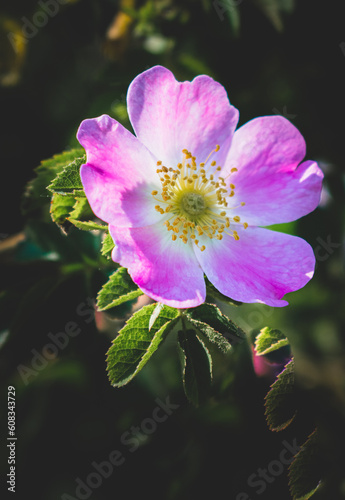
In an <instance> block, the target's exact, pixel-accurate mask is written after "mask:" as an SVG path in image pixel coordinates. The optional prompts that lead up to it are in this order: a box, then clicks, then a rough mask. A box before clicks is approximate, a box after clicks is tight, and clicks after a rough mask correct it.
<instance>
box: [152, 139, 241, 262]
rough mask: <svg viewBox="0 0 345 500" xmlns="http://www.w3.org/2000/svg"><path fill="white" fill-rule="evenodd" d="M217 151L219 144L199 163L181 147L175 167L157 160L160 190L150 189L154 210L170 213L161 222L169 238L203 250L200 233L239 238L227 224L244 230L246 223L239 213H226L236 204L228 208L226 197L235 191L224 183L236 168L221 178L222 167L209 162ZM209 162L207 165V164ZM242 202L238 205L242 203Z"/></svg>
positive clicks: (211, 237) (219, 237) (209, 235)
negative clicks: (154, 203)
mask: <svg viewBox="0 0 345 500" xmlns="http://www.w3.org/2000/svg"><path fill="white" fill-rule="evenodd" d="M217 151H219V146H218V145H217V146H216V148H215V149H214V150H213V151H212V152H211V153H210V154H209V156H208V157H207V158H206V160H205V161H204V162H202V163H199V165H198V164H197V162H196V158H195V156H193V155H192V153H190V152H189V151H188V150H187V149H183V150H182V153H183V155H184V159H183V161H182V163H179V164H178V165H177V167H176V168H175V169H173V168H171V167H169V168H168V167H166V166H164V165H162V162H161V161H158V162H157V167H158V168H157V173H158V174H159V178H160V181H161V183H162V192H161V193H160V195H159V196H160V197H159V198H157V195H158V191H156V190H154V191H152V193H151V194H152V196H153V197H154V198H155V200H156V201H157V202H158V204H157V205H156V206H155V209H156V210H157V212H159V213H160V214H162V215H163V214H171V215H170V217H168V218H167V219H166V220H165V222H164V224H165V226H166V227H167V230H168V231H171V232H172V236H171V238H172V240H173V241H176V240H177V238H180V239H181V240H182V241H183V243H187V242H188V241H189V240H190V241H192V242H193V243H194V244H195V245H196V246H197V247H198V248H199V249H200V250H201V251H202V252H203V251H204V250H205V249H206V247H205V245H201V246H199V238H200V237H201V236H203V235H205V236H207V237H208V238H210V239H213V238H215V239H217V240H222V238H223V234H224V233H225V234H228V235H230V236H232V237H233V238H234V239H235V240H239V236H238V233H237V231H236V230H235V229H233V228H232V227H231V228H230V225H233V223H236V224H235V225H237V224H241V225H242V226H243V227H244V228H245V229H246V228H247V227H248V224H247V223H246V222H244V223H241V219H240V217H239V216H238V215H235V216H233V217H230V216H229V212H230V210H233V209H234V208H239V207H229V198H231V197H232V196H234V194H235V185H234V184H232V183H229V185H227V183H226V178H227V177H229V175H231V174H232V173H234V172H236V171H237V169H236V168H233V169H231V171H230V173H229V174H228V175H227V176H226V178H224V177H221V176H220V175H219V172H220V171H221V170H222V168H221V167H220V166H217V162H216V161H214V160H213V161H212V162H210V163H209V159H210V157H211V155H212V154H213V153H215V152H217ZM208 163H209V165H208V166H207V164H208ZM243 205H244V202H242V203H241V204H240V206H243Z"/></svg>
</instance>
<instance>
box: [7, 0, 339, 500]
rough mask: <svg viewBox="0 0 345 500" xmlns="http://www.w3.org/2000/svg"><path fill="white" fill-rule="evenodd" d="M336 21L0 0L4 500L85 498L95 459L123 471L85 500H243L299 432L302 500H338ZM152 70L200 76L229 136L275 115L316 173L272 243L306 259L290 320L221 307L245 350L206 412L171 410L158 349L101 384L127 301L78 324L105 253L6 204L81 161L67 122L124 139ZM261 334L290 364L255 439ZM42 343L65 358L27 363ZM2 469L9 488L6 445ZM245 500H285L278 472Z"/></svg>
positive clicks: (165, 364) (283, 13) (171, 381)
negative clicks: (311, 188) (11, 499)
mask: <svg viewBox="0 0 345 500" xmlns="http://www.w3.org/2000/svg"><path fill="white" fill-rule="evenodd" d="M48 4H49V5H50V9H51V10H50V11H49V8H48ZM54 5H55V10H54V9H53V6H54ZM342 7H343V6H342V2H340V1H338V0H330V1H329V2H327V4H326V3H325V2H323V1H321V0H313V1H312V0H304V1H302V0H299V1H298V0H295V2H292V1H287V0H285V1H283V0H279V1H278V0H242V1H239V0H238V1H230V0H229V1H226V0H223V1H221V0H219V1H218V0H216V1H211V0H203V1H201V0H184V1H182V0H178V1H173V0H156V1H153V0H152V1H146V0H144V1H138V0H121V1H120V0H119V1H117V0H74V1H72V0H69V1H65V2H61V3H59V2H58V1H57V0H51V1H50V2H49V1H48V0H42V1H41V2H37V1H36V0H17V1H16V2H13V1H9V0H3V2H2V3H1V7H0V84H1V89H0V109H1V118H2V123H3V124H4V127H3V131H2V134H1V155H2V166H3V167H2V168H3V171H4V176H3V179H2V182H1V186H2V189H3V193H2V195H1V197H0V201H1V224H0V238H1V241H0V251H1V253H0V256H1V263H0V277H1V278H0V279H1V287H0V313H1V314H0V318H1V324H0V349H1V351H0V354H1V362H0V363H1V364H0V368H1V371H2V378H1V380H2V385H1V407H2V408H3V409H4V410H6V404H7V400H6V397H7V396H6V394H7V393H6V388H7V386H8V385H10V384H11V385H13V386H15V388H16V393H17V398H16V400H17V401H16V403H17V407H16V419H17V436H18V441H17V463H16V472H17V498H27V496H28V495H30V496H34V497H35V498H36V499H37V500H41V499H42V500H56V499H60V498H61V497H62V495H63V494H69V495H71V496H72V497H73V496H74V497H75V491H76V487H77V483H76V479H77V478H78V477H79V478H80V479H81V480H83V481H86V478H87V477H88V475H89V474H90V473H91V472H94V471H95V469H94V466H93V465H92V463H93V462H97V463H100V462H102V461H104V460H108V457H109V454H110V453H111V452H112V451H113V450H119V451H120V452H121V453H122V455H123V457H124V458H125V461H124V463H123V464H122V465H121V466H118V467H115V466H114V472H113V473H112V474H111V475H110V476H109V478H107V479H103V481H102V484H101V485H100V486H99V487H97V488H94V489H93V490H92V497H91V498H93V499H97V500H103V499H104V500H105V499H106V500H109V498H115V497H117V496H124V495H126V497H127V498H135V497H137V496H138V495H139V494H140V495H143V494H144V495H146V496H150V498H157V499H158V498H159V499H162V498H164V499H168V500H169V499H177V498H178V499H187V498H188V499H190V498H198V497H200V498H206V497H208V496H212V497H216V498H218V497H221V496H223V495H226V497H227V498H229V499H234V500H239V499H240V498H241V497H240V494H241V492H246V493H247V494H248V497H249V498H250V499H253V498H256V497H257V493H256V490H257V488H255V487H253V486H250V485H249V484H248V478H249V477H250V476H251V475H252V474H257V471H258V469H259V468H266V469H267V467H268V465H269V464H270V463H271V462H272V460H276V459H278V458H279V455H280V453H281V451H282V449H283V447H284V445H283V444H282V441H283V440H286V441H287V442H289V443H290V442H293V440H294V439H295V440H297V443H298V444H299V445H302V444H303V443H304V442H305V441H306V439H307V438H308V436H309V435H310V432H311V430H312V429H314V428H315V427H316V426H317V428H318V438H319V443H320V447H321V448H320V449H321V454H322V456H323V459H324V463H323V468H322V471H323V474H324V479H326V481H325V485H326V486H325V489H323V490H320V491H318V492H317V493H316V494H315V496H314V497H313V498H315V499H320V498H325V499H327V500H329V499H332V500H333V499H335V500H337V499H338V498H343V497H344V496H345V476H344V470H345V451H344V450H345V446H344V444H345V443H344V438H343V437H342V430H343V427H344V422H345V367H344V359H345V357H344V356H345V339H344V331H345V312H344V311H345V308H344V263H343V257H344V246H343V242H344V215H345V210H344V199H345V197H344V194H345V193H344V132H345V131H344V121H343V113H344V104H345V99H344V88H345V51H344V48H343V47H344V42H345V32H344V24H343V13H342ZM53 12H55V13H54V14H53ZM39 24H40V26H39ZM155 64H162V65H164V66H166V67H168V68H169V69H171V70H172V71H173V72H174V74H175V75H176V77H177V78H178V79H180V80H184V79H191V78H193V77H194V76H196V75H197V74H199V73H207V74H209V75H210V76H212V77H214V78H215V79H216V80H218V81H220V82H221V83H222V84H223V85H224V86H225V88H226V89H227V91H228V93H229V97H230V100H231V102H232V103H233V104H234V105H235V106H236V107H237V108H238V109H239V110H240V113H241V118H240V124H243V123H245V122H246V121H248V120H250V119H251V118H254V117H256V116H260V115H267V114H275V113H279V114H283V115H284V116H286V117H287V118H289V119H290V120H291V121H292V122H293V123H294V125H296V126H297V127H298V128H299V129H300V131H301V132H302V134H303V135H304V137H305V139H306V142H307V147H308V158H312V159H315V160H317V161H319V162H320V166H321V167H322V168H323V170H324V173H325V182H324V187H325V189H324V193H323V198H322V203H321V206H320V207H319V208H318V209H317V210H316V211H315V212H314V213H313V214H310V215H308V216H307V217H305V218H303V219H302V220H300V221H298V222H296V223H293V224H292V225H290V226H289V227H288V228H287V230H288V231H289V232H293V233H294V234H297V235H299V236H302V237H303V238H305V239H306V240H307V241H309V243H310V244H311V245H312V247H313V248H314V251H315V255H316V258H317V269H316V275H315V277H314V278H313V280H312V281H311V282H310V283H309V284H308V285H307V286H306V287H305V288H304V289H303V290H300V291H298V292H295V293H294V294H291V295H290V297H289V298H288V300H289V302H290V305H289V306H288V307H287V308H282V309H272V308H269V307H267V306H263V305H260V304H256V305H255V304H243V305H240V306H235V305H229V304H227V303H223V302H221V301H220V300H219V306H220V307H221V308H222V310H223V311H224V312H225V313H226V314H227V315H228V316H229V317H230V318H231V319H232V320H234V321H235V322H236V323H237V324H238V325H239V326H240V327H241V328H243V330H245V331H246V332H247V334H248V339H247V340H246V341H243V342H241V343H239V344H238V345H236V346H235V347H234V350H233V352H232V353H228V354H226V355H221V356H220V357H219V362H218V363H214V366H213V382H212V385H211V389H210V391H211V392H210V395H209V396H208V397H207V398H206V400H205V401H204V402H203V403H202V404H201V405H200V406H199V407H198V408H194V407H193V406H191V405H190V404H189V403H188V402H187V400H186V398H185V396H184V392H183V387H182V382H181V367H180V364H179V359H178V353H177V352H176V344H175V339H169V337H168V338H167V339H166V340H165V342H164V343H163V344H162V346H161V347H160V349H159V350H158V352H157V353H156V354H155V355H154V356H153V357H152V359H151V360H150V362H149V363H148V364H147V365H145V367H144V368H143V370H142V371H141V372H140V374H138V376H137V378H136V379H135V380H134V381H133V382H131V383H130V384H129V385H128V386H126V387H125V388H121V389H115V388H113V387H111V385H110V383H109V380H108V378H107V374H106V370H105V368H106V362H105V355H106V352H107V351H108V349H109V347H110V345H111V340H112V339H114V338H115V336H116V333H117V332H118V331H119V329H120V328H121V327H122V326H123V324H124V320H125V318H127V317H128V316H129V314H130V313H131V312H132V311H133V310H134V308H135V303H134V304H133V303H131V304H130V305H128V304H127V306H126V307H127V309H126V307H125V306H124V305H119V306H118V307H117V308H114V309H113V310H109V313H108V312H106V311H105V312H96V313H95V309H94V304H95V301H96V295H97V292H98V290H99V289H100V288H101V286H102V285H103V284H104V283H106V282H107V281H108V278H109V275H110V274H111V272H113V270H114V269H115V266H114V267H112V263H111V261H110V260H109V259H107V258H106V256H104V255H102V254H101V253H100V248H101V245H102V236H101V235H100V234H99V233H97V232H96V233H95V232H88V233H87V232H83V231H80V230H79V229H77V228H76V227H73V226H68V227H67V228H65V229H67V230H68V237H66V236H65V235H64V234H63V233H62V232H61V230H60V229H59V228H58V227H57V226H55V224H53V223H52V222H51V218H50V212H49V210H50V198H49V197H41V196H39V197H38V198H36V199H35V203H34V205H31V206H30V207H28V206H27V204H26V205H25V202H24V205H23V202H22V199H23V193H24V192H25V190H26V189H28V188H27V187H26V185H27V182H28V181H30V180H31V179H32V178H33V177H34V175H35V174H34V168H35V167H37V166H38V165H40V162H41V160H43V159H44V158H51V157H52V156H53V155H54V154H56V153H59V152H61V151H65V150H67V154H68V151H69V150H71V149H72V148H75V147H79V144H78V142H77V140H76V138H75V134H76V130H77V128H78V126H79V123H80V122H81V121H82V120H83V119H85V118H91V117H94V116H98V115H100V114H103V113H107V114H109V115H110V116H112V117H114V118H116V119H117V120H119V121H120V122H121V123H123V124H124V125H125V126H127V127H129V128H130V124H129V121H128V115H127V111H126V102H125V96H126V91H127V88H128V85H129V83H130V82H131V80H132V79H133V78H134V77H135V76H136V75H137V74H138V73H140V72H141V71H143V70H145V69H146V68H148V67H151V66H153V65H155ZM42 165H44V164H42ZM43 168H44V167H43ZM50 181H51V179H50V180H49V182H50ZM36 186H37V188H38V189H40V186H39V185H36ZM41 187H42V186H41ZM31 189H32V188H31ZM41 198H42V199H41ZM24 200H25V198H24ZM274 229H277V228H274ZM279 230H281V228H279ZM108 243H109V242H108ZM109 248H111V245H110V247H109ZM104 253H106V251H105V252H104ZM138 300H140V298H139V299H138ZM71 323H74V324H75V325H76V326H75V328H74V329H73V328H72V326H71ZM266 326H268V327H270V328H272V329H279V330H281V331H282V332H283V334H284V335H285V336H287V338H288V339H289V341H290V345H291V349H292V352H293V354H294V358H295V370H296V383H297V388H298V389H297V394H296V405H297V411H298V419H297V418H296V419H294V421H293V422H292V423H291V424H290V426H289V427H288V428H287V429H285V430H284V431H281V432H280V433H273V432H271V431H270V430H269V428H268V426H267V424H266V421H265V415H264V397H265V394H266V393H267V392H268V390H269V387H270V384H271V383H272V382H274V380H275V376H276V375H277V373H278V372H279V371H280V369H281V368H282V363H281V362H280V360H279V359H277V358H275V359H274V360H273V359H272V358H268V356H267V359H266V358H265V356H263V357H262V358H261V359H263V358H265V359H264V361H263V362H264V363H266V364H265V365H263V364H261V365H260V367H259V365H258V362H257V359H256V356H255V352H254V350H253V343H254V339H255V336H256V334H257V333H258V332H259V331H260V329H262V328H263V327H266ZM79 330H80V331H79ZM78 331H79V333H77V334H76V332H78ZM68 332H72V333H68ZM59 334H61V335H59ZM52 338H55V339H60V342H63V341H64V342H65V344H66V345H65V346H64V347H63V348H59V350H58V353H57V355H56V356H54V355H52V352H50V358H49V359H46V358H43V360H42V359H41V360H40V358H39V354H41V353H42V349H43V350H44V348H45V347H46V346H47V344H49V343H52ZM66 339H67V340H66ZM46 353H48V351H47V352H46ZM48 357H49V356H47V358H48ZM284 362H285V360H284ZM19 366H21V367H22V368H21V370H19V371H18V367H19ZM23 367H24V368H23ZM25 367H26V369H29V371H26V372H25ZM23 370H24V371H23ZM30 370H31V371H30ZM167 397H169V398H170V401H171V403H173V404H175V405H176V406H178V408H176V409H174V410H172V411H171V415H169V418H168V419H166V420H165V421H162V422H160V423H157V422H156V428H155V430H154V432H149V431H147V432H146V431H145V429H146V430H147V429H149V427H148V426H147V427H145V420H147V419H149V418H151V419H152V415H153V412H154V411H155V409H156V408H157V404H158V403H157V398H160V401H163V402H165V401H166V398H167ZM2 414H3V417H4V418H3V420H2V422H1V428H2V429H3V431H4V433H6V411H3V412H2ZM157 415H158V413H157ZM160 415H162V413H160ZM147 425H148V424H147ZM133 426H134V427H133ZM135 427H139V431H137V430H135ZM143 429H144V430H143ZM138 432H139V433H138ZM0 464H1V469H2V470H4V471H6V472H7V468H8V464H7V450H6V448H5V445H4V441H2V447H1V458H0ZM153 472H154V474H153ZM237 496H239V498H237ZM261 498H265V499H276V498H279V499H280V500H284V499H289V498H291V496H290V493H289V491H288V485H287V466H286V469H285V470H284V472H283V473H281V474H279V475H278V476H276V477H274V480H273V481H271V482H266V488H265V492H264V493H263V495H262V496H261Z"/></svg>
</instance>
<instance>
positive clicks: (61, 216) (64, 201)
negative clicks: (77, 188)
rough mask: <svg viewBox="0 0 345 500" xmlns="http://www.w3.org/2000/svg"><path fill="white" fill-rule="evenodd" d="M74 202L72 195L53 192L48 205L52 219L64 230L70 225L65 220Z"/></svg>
mask: <svg viewBox="0 0 345 500" xmlns="http://www.w3.org/2000/svg"><path fill="white" fill-rule="evenodd" d="M74 204H75V198H74V196H63V195H61V194H58V193H55V194H53V196H52V200H51V205H50V215H51V217H52V219H53V221H54V222H55V223H56V224H57V225H58V226H60V227H61V229H63V230H64V231H65V232H66V230H67V229H68V227H70V223H69V222H67V221H66V220H67V217H68V216H69V214H70V212H71V211H72V210H73V206H74Z"/></svg>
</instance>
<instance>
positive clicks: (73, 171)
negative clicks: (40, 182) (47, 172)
mask: <svg viewBox="0 0 345 500" xmlns="http://www.w3.org/2000/svg"><path fill="white" fill-rule="evenodd" d="M85 162H86V156H85V155H84V156H82V157H81V158H76V159H75V160H74V161H72V163H70V164H69V165H66V166H65V167H64V168H63V170H62V172H59V173H58V175H57V176H56V177H55V179H54V180H53V182H51V183H50V184H49V186H48V188H47V189H49V191H51V192H52V193H59V194H74V195H79V196H84V191H83V185H82V183H81V179H80V174H79V170H80V167H81V165H82V164H83V163H85ZM78 191H80V192H79V193H78Z"/></svg>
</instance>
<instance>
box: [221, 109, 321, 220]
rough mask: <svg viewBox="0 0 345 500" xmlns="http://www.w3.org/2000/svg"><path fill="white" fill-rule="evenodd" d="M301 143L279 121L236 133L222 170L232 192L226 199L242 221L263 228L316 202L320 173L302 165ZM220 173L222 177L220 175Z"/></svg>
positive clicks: (270, 119)
mask: <svg viewBox="0 0 345 500" xmlns="http://www.w3.org/2000/svg"><path fill="white" fill-rule="evenodd" d="M304 156H305V142H304V139H303V137H302V135H301V134H300V132H299V131H298V130H297V128H296V127H294V125H292V124H291V123H290V122H289V121H288V120H286V119H285V118H283V117H281V116H264V117H261V118H256V119H254V120H251V121H250V122H248V123H247V124H245V125H243V127H241V128H239V129H238V130H237V131H236V132H235V134H234V138H233V142H232V146H231V150H230V152H229V156H228V158H227V161H226V166H225V167H224V169H223V170H224V171H225V170H226V172H229V171H230V169H231V168H234V167H236V168H237V169H238V172H236V173H234V174H231V176H230V177H228V179H231V180H230V182H232V183H233V184H234V185H235V186H236V188H235V196H234V197H233V198H232V199H231V202H232V203H233V204H234V206H238V205H239V204H240V203H241V202H244V203H245V206H244V207H241V208H240V210H239V211H238V215H239V216H240V217H241V218H242V221H245V222H248V223H249V224H252V225H260V226H266V225H270V224H277V223H283V222H290V221H293V220H296V219H298V218H300V217H302V216H304V215H306V214H308V213H310V212H312V211H313V210H314V209H315V208H316V207H317V205H318V204H319V201H320V196H321V187H322V178H323V174H322V171H321V170H320V169H319V167H318V166H317V164H316V163H315V162H312V161H306V162H304V163H302V164H301V165H299V166H298V164H299V163H300V162H301V161H302V160H303V158H304ZM223 174H224V172H223Z"/></svg>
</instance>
